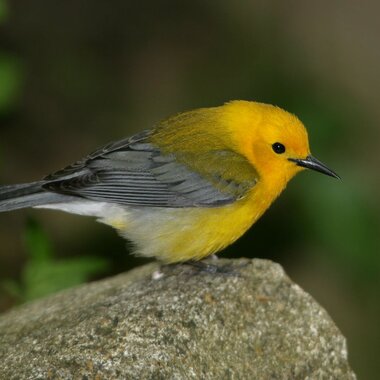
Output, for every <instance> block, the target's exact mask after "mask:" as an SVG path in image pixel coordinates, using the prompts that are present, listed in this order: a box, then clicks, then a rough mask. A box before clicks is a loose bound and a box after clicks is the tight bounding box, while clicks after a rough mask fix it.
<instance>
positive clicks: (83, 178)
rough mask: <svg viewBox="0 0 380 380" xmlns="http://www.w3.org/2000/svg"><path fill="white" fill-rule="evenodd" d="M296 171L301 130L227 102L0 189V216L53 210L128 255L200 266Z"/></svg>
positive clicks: (272, 113)
mask: <svg viewBox="0 0 380 380" xmlns="http://www.w3.org/2000/svg"><path fill="white" fill-rule="evenodd" d="M303 168H310V169H314V170H317V171H320V172H322V173H325V174H328V175H331V176H335V177H337V175H336V174H335V173H334V172H332V171H331V170H330V169H328V168H327V167H326V166H324V165H323V164H322V163H321V162H319V161H318V160H316V159H315V158H313V157H312V156H311V155H310V150H309V143H308V137H307V132H306V130H305V128H304V126H303V124H302V123H301V122H300V121H299V120H298V119H297V118H296V117H295V116H294V115H291V114H289V113H288V112H286V111H284V110H282V109H280V108H278V107H274V106H271V105H267V104H261V103H256V102H247V101H233V102H230V103H227V104H225V105H223V106H220V107H213V108H202V109H198V110H194V111H189V112H184V113H181V114H178V115H176V116H173V117H171V118H169V119H167V120H165V121H163V122H161V123H159V124H158V125H157V126H156V127H155V128H153V129H152V130H149V131H146V132H144V133H142V134H139V135H136V136H133V137H131V138H130V139H125V140H121V141H118V142H115V143H113V144H109V145H108V146H106V147H104V148H102V149H100V150H98V151H96V152H94V153H93V154H91V155H89V156H88V157H86V158H85V159H83V160H81V161H79V162H77V163H76V164H74V165H72V166H69V167H67V168H65V169H63V170H61V171H59V172H57V173H55V174H53V175H51V176H49V177H47V178H45V179H44V180H42V181H39V182H35V183H32V184H27V185H15V186H14V187H10V186H7V187H4V188H0V211H7V210H11V209H15V208H20V207H27V206H31V207H40V208H52V209H60V210H64V211H68V212H74V213H78V214H83V215H92V216H96V217H98V218H99V219H100V220H101V221H102V222H104V223H106V224H109V225H111V226H113V227H114V228H116V229H117V230H118V231H119V232H120V233H121V234H122V235H123V236H125V237H126V238H128V239H129V240H131V241H132V242H133V243H134V245H135V247H136V254H139V255H143V256H151V257H156V258H158V259H160V260H162V261H164V262H179V261H187V260H200V259H202V258H204V257H206V256H208V255H210V254H213V253H216V252H218V251H220V250H221V249H223V248H224V247H226V246H228V245H229V244H231V243H232V242H234V241H235V240H236V239H238V238H239V237H240V236H241V235H242V234H243V233H244V232H245V231H246V230H247V229H248V228H250V226H252V224H253V223H255V222H256V220H257V219H258V218H259V217H260V216H261V215H262V214H263V213H264V212H265V210H266V209H267V208H268V207H269V206H270V205H271V203H272V202H273V201H274V200H275V199H276V198H277V196H278V195H279V194H280V193H281V191H282V190H283V189H284V188H285V186H286V184H287V182H288V181H289V180H290V179H291V178H292V177H293V176H294V175H295V174H296V173H297V172H299V171H300V170H302V169H303Z"/></svg>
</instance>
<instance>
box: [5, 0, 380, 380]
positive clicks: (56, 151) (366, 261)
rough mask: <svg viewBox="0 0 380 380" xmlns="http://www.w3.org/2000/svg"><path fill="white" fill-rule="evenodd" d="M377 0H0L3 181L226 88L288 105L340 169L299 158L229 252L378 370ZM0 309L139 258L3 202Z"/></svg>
mask: <svg viewBox="0 0 380 380" xmlns="http://www.w3.org/2000/svg"><path fill="white" fill-rule="evenodd" d="M379 12H380V3H379V2H376V1H369V0H367V1H362V2H357V1H353V0H346V1H345V2H341V1H327V0H321V1H319V2H305V1H302V0H292V1H287V2H282V1H272V0H262V1H248V0H247V1H234V2H233V1H207V0H202V1H201V0H195V1H191V2H190V1H189V2H187V1H186V2H177V1H169V0H168V1H163V0H156V1H153V0H151V1H139V2H132V1H125V0H114V1H109V2H106V1H101V0H92V1H84V0H75V1H74V0H66V1H57V0H34V1H27V0H18V1H13V2H11V1H5V0H0V183H1V184H9V183H17V182H26V181H30V180H35V179H38V178H40V177H42V176H43V175H45V174H48V173H49V172H51V171H54V170H56V169H58V168H60V167H62V166H65V165H66V164H69V163H71V162H72V161H74V160H76V159H78V158H81V156H83V155H85V154H87V153H89V152H91V151H92V150H94V149H95V148H97V147H99V146H101V145H103V144H105V143H106V142H109V141H110V140H115V139H118V138H122V137H125V136H128V135H130V134H132V133H134V132H137V131H139V130H142V129H146V128H149V127H150V126H152V125H153V124H154V123H155V122H157V121H158V120H160V119H162V118H165V117H167V116H168V115H171V114H173V113H177V112H179V111H183V110H188V109H191V108H195V107H205V106H214V105H219V104H222V103H223V102H225V101H227V100H230V99H251V100H258V101H262V102H268V103H274V104H277V105H279V106H281V107H284V108H285V109H287V110H289V111H291V112H293V113H295V114H297V115H298V116H299V117H300V118H301V120H303V121H304V122H305V124H306V126H307V128H308V130H309V135H310V140H311V146H312V148H313V154H314V155H315V156H316V157H318V158H320V159H321V160H323V161H324V162H326V163H327V164H328V165H329V166H331V167H332V168H333V169H334V170H336V171H337V172H338V173H339V174H340V175H341V177H342V178H343V179H342V181H336V180H333V179H331V178H328V177H325V176H321V175H318V174H316V173H310V172H308V173H302V174H301V175H299V176H297V178H296V179H295V180H293V181H292V182H291V184H290V185H289V186H288V189H287V191H286V192H285V193H284V194H283V195H282V197H281V198H280V199H279V200H278V201H277V202H276V203H275V205H274V206H273V207H272V208H271V209H270V210H269V211H268V212H267V213H266V214H265V216H264V217H263V218H262V219H261V220H260V221H259V222H258V223H257V225H255V227H254V228H253V229H252V230H251V231H250V232H249V233H247V234H246V235H245V236H244V237H243V238H242V239H240V240H239V241H238V242H237V243H236V244H235V245H233V246H232V247H231V248H229V249H228V250H227V251H226V252H224V253H223V255H224V256H230V257H236V256H250V257H262V258H267V259H271V260H275V261H277V262H280V263H281V264H282V265H283V266H284V268H285V270H286V271H287V273H288V274H289V275H290V276H291V277H292V278H293V279H294V280H295V281H296V282H297V283H299V284H300V285H301V286H302V287H303V288H304V289H305V290H307V291H308V292H309V293H311V294H312V295H313V296H314V297H315V298H316V299H317V300H318V302H319V303H321V304H322V305H323V306H324V307H325V308H326V309H327V310H328V312H329V313H330V315H331V316H332V318H333V319H334V321H335V322H336V323H337V325H338V326H339V327H340V329H341V330H342V332H343V333H344V335H345V336H346V337H347V339H348V348H349V355H350V362H351V364H352V366H353V368H354V370H355V371H356V372H357V374H358V375H359V378H360V379H377V378H378V373H379V372H380V361H379V360H378V357H379V352H380V301H379V299H380V297H379V292H380V255H379V251H380V238H379V235H380V223H379V211H380V210H379V208H380V207H379V202H378V199H379V195H378V193H379V191H378V189H379V185H380V170H379V163H380V157H379V152H380V146H379V141H380V129H379V126H378V122H379V116H380V107H379V106H378V101H379V89H380V88H379V87H380V75H379V70H378V68H379V67H380V53H379V51H380V50H379V49H378V43H379V37H380V24H379V22H378V14H379ZM0 242H1V244H0V286H1V289H2V290H1V293H0V310H2V311H4V310H6V309H8V308H10V307H12V306H13V305H15V304H17V303H18V302H22V301H25V300H30V299H33V298H36V297H38V296H41V295H43V294H47V293H50V292H53V291H56V290H58V289H61V288H63V287H67V286H71V285H75V284H77V283H81V282H83V281H86V280H93V279H97V278H101V277H102V276H108V275H112V274H114V273H118V272H120V271H125V270H128V269H130V268H131V267H132V266H135V265H140V264H141V263H143V262H144V260H141V259H136V258H132V257H131V256H129V255H128V254H127V248H126V246H125V245H126V244H125V242H124V241H123V240H122V239H120V238H119V237H117V234H116V233H115V232H114V231H112V230H111V229H110V228H109V227H106V226H103V225H100V224H97V223H95V222H94V221H93V220H92V219H91V218H83V217H82V218H81V217H78V216H73V215H68V214H64V213H59V212H52V211H32V210H23V211H17V212H13V213H9V214H0Z"/></svg>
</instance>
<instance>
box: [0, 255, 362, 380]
mask: <svg viewBox="0 0 380 380" xmlns="http://www.w3.org/2000/svg"><path fill="white" fill-rule="evenodd" d="M226 263H228V264H230V265H233V266H234V268H235V269H234V273H232V274H231V273H227V274H219V273H217V274H215V273H214V274H212V273H205V272H199V271H197V270H196V269H194V268H193V267H191V266H188V265H179V266H169V267H164V268H163V269H162V272H161V273H154V271H157V270H158V269H159V267H158V265H157V264H149V265H146V266H144V267H141V268H138V269H136V270H133V271H131V272H129V273H125V274H122V275H119V276H116V277H113V278H110V279H106V280H103V281H99V282H96V283H91V284H86V285H83V286H80V287H78V288H75V289H69V290H67V291H64V292H61V293H59V294H56V295H53V296H51V297H48V298H46V299H42V300H38V301H36V302H32V303H30V304H26V305H23V306H21V307H19V308H16V309H14V310H12V311H10V312H8V313H7V314H4V315H3V316H1V317H0V378H1V379H9V380H12V379H83V380H85V379H98V380H100V379H259V380H261V379H264V380H266V379H310V380H314V379H355V375H354V374H353V372H352V371H351V369H350V367H349V364H348V361H347V349H346V341H345V338H344V337H343V336H342V334H341V333H340V331H339V330H338V328H337V327H336V326H335V324H334V323H333V321H332V320H331V319H330V317H329V316H328V314H327V313H326V311H325V310H324V309H322V308H321V306H319V305H318V304H317V303H316V302H315V301H314V300H313V299H312V297H311V296H309V295H308V294H307V293H305V292H304V291H303V290H302V289H301V288H300V287H299V286H298V285H296V284H294V283H293V282H292V281H291V280H290V279H289V278H288V277H287V276H286V275H285V274H284V271H283V270H282V268H281V267H280V266H279V265H277V264H274V263H272V262H269V261H264V260H252V261H251V260H233V261H227V260H218V261H217V265H218V266H221V265H225V264H226Z"/></svg>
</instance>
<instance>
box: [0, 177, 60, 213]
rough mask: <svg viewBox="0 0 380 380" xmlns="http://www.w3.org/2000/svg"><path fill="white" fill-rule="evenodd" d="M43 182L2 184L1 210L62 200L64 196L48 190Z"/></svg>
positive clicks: (0, 191)
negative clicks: (44, 187) (43, 186)
mask: <svg viewBox="0 0 380 380" xmlns="http://www.w3.org/2000/svg"><path fill="white" fill-rule="evenodd" d="M42 185H43V182H41V181H39V182H31V183H25V184H19V185H10V186H0V212H4V211H11V210H17V209H20V208H25V207H35V206H41V205H44V204H49V203H56V202H57V203H58V202H62V200H63V198H64V196H63V195H60V194H55V193H52V192H49V191H46V190H44V189H43V188H42Z"/></svg>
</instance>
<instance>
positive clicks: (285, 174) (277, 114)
mask: <svg viewBox="0 0 380 380" xmlns="http://www.w3.org/2000/svg"><path fill="white" fill-rule="evenodd" d="M222 115H223V117H222V119H223V120H225V127H226V128H227V129H228V130H229V132H230V137H232V140H233V141H234V149H236V150H237V151H239V153H241V154H243V155H244V156H245V157H246V158H247V159H248V160H249V161H250V162H251V163H252V165H253V166H254V167H255V169H256V170H257V172H258V173H259V175H260V177H261V178H262V180H264V181H265V180H268V181H272V182H274V181H275V182H277V183H278V185H281V184H283V185H285V184H286V183H287V182H288V181H289V180H290V179H291V178H292V177H293V176H294V175H295V174H296V173H297V172H299V171H301V170H303V169H304V168H309V169H313V170H317V171H319V172H322V173H324V174H327V175H330V176H333V177H338V176H337V174H335V173H334V172H333V171H331V170H330V169H328V168H327V167H326V166H325V165H324V164H322V163H321V162H320V161H318V160H317V159H315V158H314V157H312V156H311V154H310V148H309V140H308V136H307V131H306V129H305V127H304V125H303V124H302V123H301V121H300V120H299V119H298V118H297V117H296V116H294V115H292V114H290V113H288V112H286V111H284V110H282V109H281V108H279V107H275V106H272V105H269V104H263V103H256V102H248V101H240V100H239V101H232V102H230V103H227V104H225V105H224V106H223V112H222Z"/></svg>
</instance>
